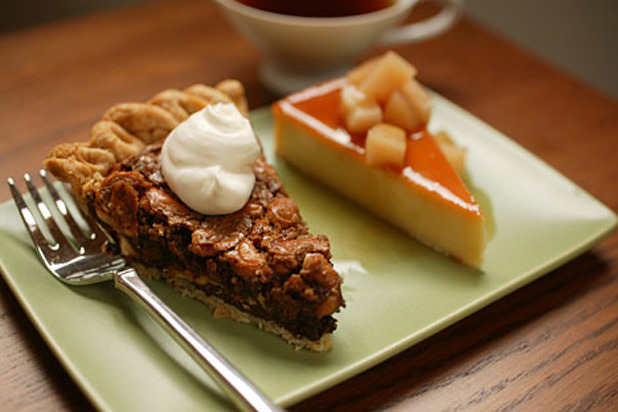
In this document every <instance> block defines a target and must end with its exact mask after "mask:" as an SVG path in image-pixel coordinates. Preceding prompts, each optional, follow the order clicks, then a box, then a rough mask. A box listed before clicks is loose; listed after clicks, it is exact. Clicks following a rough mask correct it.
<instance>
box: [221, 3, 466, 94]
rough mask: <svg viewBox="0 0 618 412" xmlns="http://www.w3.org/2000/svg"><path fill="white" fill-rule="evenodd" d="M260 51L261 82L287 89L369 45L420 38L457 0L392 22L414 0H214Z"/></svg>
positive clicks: (443, 24)
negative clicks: (412, 18) (420, 15)
mask: <svg viewBox="0 0 618 412" xmlns="http://www.w3.org/2000/svg"><path fill="white" fill-rule="evenodd" d="M216 1H217V4H218V5H219V6H220V8H221V9H222V10H223V12H224V13H225V14H226V15H227V16H228V17H229V18H230V20H231V21H232V23H233V24H234V25H235V26H236V28H237V29H238V30H239V31H240V32H241V33H243V34H244V35H245V36H246V37H247V38H248V39H249V40H250V41H251V42H252V43H253V44H254V45H255V46H256V47H257V48H258V49H260V50H261V51H262V53H263V55H264V60H263V62H262V64H261V67H260V78H261V80H262V82H263V83H264V84H265V85H266V86H267V87H268V88H269V89H271V90H272V91H274V92H276V93H278V94H288V93H291V92H293V91H296V90H299V89H302V88H304V87H307V86H309V85H311V84H315V83H319V82H322V81H325V80H328V79H331V78H334V77H337V76H339V75H341V74H343V73H345V71H347V70H348V69H349V68H350V67H351V66H352V65H353V64H354V63H355V61H356V60H357V59H358V58H359V57H360V56H361V55H362V54H363V53H364V52H365V51H366V50H367V49H368V48H369V47H371V46H373V45H376V44H381V45H397V44H403V43H412V42H416V41H421V40H426V39H429V38H431V37H433V36H436V35H438V34H440V33H442V32H444V31H445V30H447V29H448V28H449V27H450V26H451V25H452V24H453V23H454V22H455V21H456V19H457V18H458V16H459V15H460V14H461V10H462V5H463V0H442V3H444V7H443V9H442V10H441V11H440V12H439V13H438V14H436V15H434V16H432V17H430V18H428V19H426V20H423V21H420V22H415V23H411V24H407V25H404V26H400V27H396V26H397V25H398V24H399V23H401V22H402V21H403V20H405V19H406V18H407V17H408V15H409V14H410V12H411V11H412V8H413V7H414V6H415V5H416V4H417V3H418V2H419V0H295V1H290V0H216Z"/></svg>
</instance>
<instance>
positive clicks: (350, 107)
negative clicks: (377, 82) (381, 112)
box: [341, 85, 369, 116]
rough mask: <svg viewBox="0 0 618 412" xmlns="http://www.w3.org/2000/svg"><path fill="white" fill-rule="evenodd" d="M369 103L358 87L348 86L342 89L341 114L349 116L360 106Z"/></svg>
mask: <svg viewBox="0 0 618 412" xmlns="http://www.w3.org/2000/svg"><path fill="white" fill-rule="evenodd" d="M368 103H369V99H368V98H367V95H366V94H365V93H363V92H361V91H360V90H358V88H357V87H356V86H353V85H347V86H345V87H344V88H343V89H341V113H343V115H344V116H347V115H349V114H350V113H352V112H353V111H354V109H355V108H356V107H358V106H362V105H366V104H368Z"/></svg>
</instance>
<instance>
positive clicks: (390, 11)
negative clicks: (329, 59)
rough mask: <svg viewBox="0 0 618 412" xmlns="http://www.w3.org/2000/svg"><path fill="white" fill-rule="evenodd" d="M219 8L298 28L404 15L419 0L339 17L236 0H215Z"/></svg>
mask: <svg viewBox="0 0 618 412" xmlns="http://www.w3.org/2000/svg"><path fill="white" fill-rule="evenodd" d="M215 1H216V2H217V3H218V4H219V5H220V6H221V7H225V8H228V9H231V10H233V11H235V12H237V13H240V14H244V15H248V16H250V17H253V18H258V19H260V20H264V21H269V22H273V23H279V24H294V25H300V26H337V25H340V24H348V25H349V24H362V23H368V22H372V21H376V20H381V19H384V18H388V17H393V16H396V15H398V14H400V13H404V12H405V11H407V10H409V9H410V8H412V6H414V4H416V3H417V2H418V1H419V0H396V1H395V2H394V3H393V4H392V5H390V6H388V7H385V8H383V9H380V10H376V11H372V12H369V13H363V14H355V15H351V16H341V17H305V16H294V15H289V14H280V13H274V12H271V11H266V10H261V9H258V8H255V7H251V6H247V5H246V4H243V3H241V2H239V1H236V0H215Z"/></svg>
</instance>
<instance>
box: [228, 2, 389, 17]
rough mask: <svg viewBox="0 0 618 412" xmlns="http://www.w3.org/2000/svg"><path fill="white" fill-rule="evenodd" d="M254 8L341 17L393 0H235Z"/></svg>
mask: <svg viewBox="0 0 618 412" xmlns="http://www.w3.org/2000/svg"><path fill="white" fill-rule="evenodd" d="M236 1H238V2H239V3H243V4H245V5H247V6H250V7H254V8H256V9H260V10H265V11H270V12H273V13H279V14H288V15H291V16H302V17H343V16H354V15H357V14H364V13H371V12H373V11H378V10H382V9H385V8H387V7H388V6H391V5H392V4H393V3H394V2H395V0H236Z"/></svg>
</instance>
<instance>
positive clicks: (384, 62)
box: [357, 51, 416, 102]
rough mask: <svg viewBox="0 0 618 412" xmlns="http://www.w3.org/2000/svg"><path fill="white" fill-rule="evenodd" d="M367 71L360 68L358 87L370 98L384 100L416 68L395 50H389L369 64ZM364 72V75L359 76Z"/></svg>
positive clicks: (407, 78)
mask: <svg viewBox="0 0 618 412" xmlns="http://www.w3.org/2000/svg"><path fill="white" fill-rule="evenodd" d="M365 70H367V73H363V71H362V70H360V72H359V74H358V75H357V77H358V78H362V80H361V81H360V82H359V83H358V88H359V89H360V90H361V91H362V92H364V93H365V94H366V95H367V97H369V98H370V99H374V100H377V101H378V102H385V101H386V100H387V99H388V97H389V96H390V95H391V93H392V92H393V91H394V90H395V89H398V88H399V87H401V86H402V85H403V84H404V83H406V82H407V81H409V80H411V79H412V78H413V77H414V76H415V75H416V68H415V67H414V66H412V65H411V64H410V63H409V62H408V61H407V60H405V59H404V58H403V57H401V56H400V55H398V54H397V53H395V52H392V51H389V52H387V53H386V54H384V55H383V56H382V57H380V58H379V59H378V60H377V61H376V62H375V64H373V65H370V67H369V68H368V69H365ZM361 74H364V77H363V76H361Z"/></svg>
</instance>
